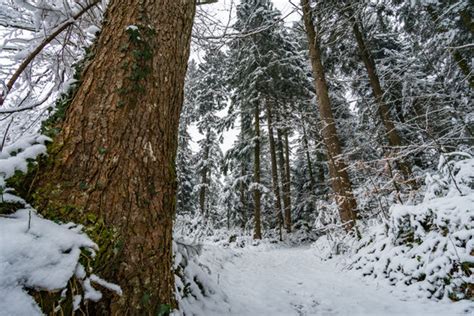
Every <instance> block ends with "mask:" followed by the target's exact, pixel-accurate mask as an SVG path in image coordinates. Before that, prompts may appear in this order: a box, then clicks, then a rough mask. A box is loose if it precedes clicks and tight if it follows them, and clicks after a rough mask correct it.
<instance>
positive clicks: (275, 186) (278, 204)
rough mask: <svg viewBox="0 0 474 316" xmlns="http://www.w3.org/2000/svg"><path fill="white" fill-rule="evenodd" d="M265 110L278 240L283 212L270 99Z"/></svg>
mask: <svg viewBox="0 0 474 316" xmlns="http://www.w3.org/2000/svg"><path fill="white" fill-rule="evenodd" d="M265 107H266V112H267V127H268V141H269V144H270V158H271V168H272V187H273V195H274V198H275V201H274V202H275V211H276V215H277V219H278V227H279V229H280V240H282V239H283V237H282V232H281V230H282V226H283V213H282V209H281V197H280V181H279V179H278V169H277V168H278V166H277V159H276V150H275V138H274V136H273V120H272V105H271V103H270V101H268V100H267V101H266V102H265Z"/></svg>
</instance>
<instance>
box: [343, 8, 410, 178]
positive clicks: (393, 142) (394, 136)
mask: <svg viewBox="0 0 474 316" xmlns="http://www.w3.org/2000/svg"><path fill="white" fill-rule="evenodd" d="M351 22H352V30H353V33H354V36H355V38H356V41H357V45H358V47H359V52H360V56H361V58H362V61H363V62H364V65H365V69H366V70H367V74H368V76H369V81H370V86H371V87H372V92H373V94H374V97H375V101H376V103H377V105H378V111H377V112H378V114H379V117H380V120H381V121H382V124H383V125H384V127H385V130H386V132H387V139H388V143H389V145H390V146H391V147H394V148H396V147H400V146H401V145H402V141H401V138H400V135H398V132H397V130H396V128H395V124H394V123H393V121H392V119H391V116H390V110H389V108H388V106H387V104H386V103H385V101H384V92H383V90H382V86H381V84H380V78H379V76H378V74H377V69H376V65H375V62H374V60H373V58H372V55H371V54H370V52H369V49H368V47H367V45H366V43H365V39H364V35H363V34H362V32H361V30H360V23H359V21H357V20H356V18H355V17H354V14H351ZM397 166H398V168H399V169H400V171H401V172H402V173H403V175H404V177H405V178H406V179H407V180H409V179H410V178H411V168H410V166H409V165H408V164H407V163H406V162H405V161H403V160H402V159H397ZM411 184H412V185H415V183H414V182H413V181H411Z"/></svg>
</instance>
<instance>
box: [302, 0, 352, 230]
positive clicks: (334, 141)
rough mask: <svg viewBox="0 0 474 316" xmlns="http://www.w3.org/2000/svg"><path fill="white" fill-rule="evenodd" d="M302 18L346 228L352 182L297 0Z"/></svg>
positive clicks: (314, 40) (309, 21) (307, 11)
mask: <svg viewBox="0 0 474 316" xmlns="http://www.w3.org/2000/svg"><path fill="white" fill-rule="evenodd" d="M301 6H302V9H303V19H304V24H305V29H306V35H307V38H308V44H309V55H310V58H311V67H312V69H313V75H314V80H315V88H316V94H317V97H318V105H319V114H320V116H321V121H322V131H321V133H322V136H323V140H324V143H325V145H326V148H327V155H328V161H329V173H330V174H331V184H332V188H333V191H334V193H335V195H336V202H337V204H338V207H339V214H340V217H341V221H342V223H343V225H344V228H345V229H346V230H347V231H349V230H351V229H352V227H353V226H354V224H355V220H356V208H357V203H356V200H355V198H354V195H353V193H352V184H351V182H350V180H349V175H348V173H347V165H346V163H345V162H344V160H343V159H342V157H341V154H342V150H341V145H340V141H339V137H338V135H337V130H336V124H335V121H334V116H333V113H332V109H331V102H330V100H329V92H328V86H327V83H326V78H325V73H324V68H323V64H322V61H321V51H320V48H319V40H318V37H317V35H316V32H315V28H314V23H313V16H312V12H311V7H310V5H309V1H308V0H301Z"/></svg>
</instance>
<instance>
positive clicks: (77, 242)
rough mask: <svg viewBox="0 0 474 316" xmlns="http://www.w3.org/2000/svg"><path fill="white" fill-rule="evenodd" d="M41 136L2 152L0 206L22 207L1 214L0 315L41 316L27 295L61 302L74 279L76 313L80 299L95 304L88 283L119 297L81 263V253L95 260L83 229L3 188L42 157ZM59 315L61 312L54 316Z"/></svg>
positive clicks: (116, 289)
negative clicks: (47, 215) (43, 294)
mask: <svg viewBox="0 0 474 316" xmlns="http://www.w3.org/2000/svg"><path fill="white" fill-rule="evenodd" d="M47 141H50V139H49V138H47V137H44V136H28V137H25V138H22V139H20V140H19V141H18V142H16V143H14V144H12V145H10V146H6V147H4V148H3V150H2V151H1V153H0V187H1V188H2V191H1V193H2V194H1V197H2V200H1V202H2V203H18V204H20V205H23V208H21V209H19V210H17V211H16V212H15V213H13V214H8V215H2V214H0V315H42V312H41V310H40V307H39V306H38V305H37V304H36V302H35V301H34V299H33V298H32V297H31V296H30V295H29V293H28V292H27V290H37V291H49V292H58V291H61V297H62V298H63V299H64V298H65V297H66V295H67V289H66V288H67V286H68V282H69V280H70V279H72V278H76V280H77V281H78V282H79V284H80V285H81V286H82V291H83V293H82V295H75V296H74V310H77V309H78V308H79V306H80V303H81V302H82V301H83V300H91V301H98V300H100V299H101V298H102V294H101V292H99V291H97V290H96V289H94V288H93V287H92V286H91V282H92V283H95V284H98V285H100V286H102V287H104V288H106V289H109V290H111V291H114V292H115V293H117V294H119V295H120V294H121V290H120V288H119V287H118V286H117V285H115V284H111V283H108V282H106V281H104V280H102V279H101V278H99V277H98V276H96V275H94V274H92V273H91V272H92V271H87V272H86V269H85V268H84V266H83V265H82V264H81V263H80V262H79V259H80V257H81V254H82V253H83V251H85V252H87V253H89V257H92V258H93V257H94V255H95V250H97V249H98V247H97V245H96V244H95V243H94V242H93V241H92V240H91V239H89V237H88V236H87V235H86V234H84V233H82V226H80V225H76V224H73V223H68V224H57V223H54V222H52V221H49V220H46V219H44V218H42V217H41V216H40V215H38V214H37V212H36V210H35V209H33V208H32V207H31V206H30V205H29V204H27V203H26V202H25V201H24V200H23V199H22V198H20V197H18V196H15V195H14V194H12V190H11V189H9V188H5V180H6V179H7V178H9V177H11V176H13V175H14V174H15V172H17V171H21V172H27V169H28V163H29V162H31V161H33V160H34V159H36V158H37V157H38V156H40V155H42V154H45V153H46V146H45V142H47ZM59 311H60V307H59V309H58V310H57V311H56V312H59Z"/></svg>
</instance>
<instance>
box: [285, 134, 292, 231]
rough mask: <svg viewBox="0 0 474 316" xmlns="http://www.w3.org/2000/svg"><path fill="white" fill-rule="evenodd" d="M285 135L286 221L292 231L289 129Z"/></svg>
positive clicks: (288, 229)
mask: <svg viewBox="0 0 474 316" xmlns="http://www.w3.org/2000/svg"><path fill="white" fill-rule="evenodd" d="M284 136H285V184H284V186H283V187H284V189H285V193H284V196H285V200H286V202H285V222H286V231H287V232H288V233H289V232H291V170H290V143H289V141H288V130H285V131H284Z"/></svg>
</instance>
